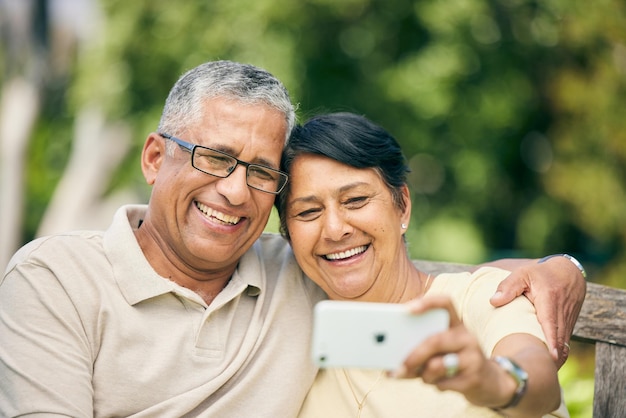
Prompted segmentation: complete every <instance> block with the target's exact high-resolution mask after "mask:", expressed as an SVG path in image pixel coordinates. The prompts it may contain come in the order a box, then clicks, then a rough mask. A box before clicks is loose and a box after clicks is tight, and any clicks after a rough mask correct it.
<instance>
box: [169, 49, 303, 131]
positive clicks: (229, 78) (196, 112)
mask: <svg viewBox="0 0 626 418" xmlns="http://www.w3.org/2000/svg"><path fill="white" fill-rule="evenodd" d="M216 97H224V98H228V99H233V100H235V101H239V102H241V103H244V104H265V105H268V106H270V107H272V108H274V109H277V110H279V111H280V112H282V113H283V114H284V115H285V122H286V123H287V132H286V136H285V142H286V141H287V139H288V138H289V134H290V133H291V130H292V129H293V127H294V125H295V121H296V115H295V110H294V106H293V104H292V103H291V99H290V97H289V92H288V91H287V89H286V88H285V86H284V85H283V83H281V82H280V81H279V80H278V79H277V78H276V77H274V76H273V75H272V74H270V73H269V72H267V71H265V70H263V69H262V68H258V67H255V66H253V65H249V64H241V63H237V62H233V61H211V62H207V63H204V64H201V65H199V66H197V67H195V68H193V69H191V70H189V71H187V72H186V73H185V74H183V75H182V76H181V77H180V78H179V79H178V81H177V82H176V84H174V87H172V90H170V93H169V95H168V97H167V100H166V101H165V107H164V108H163V114H162V115H161V120H160V121H159V128H158V129H159V132H163V133H169V134H171V135H180V134H181V132H182V131H184V130H185V128H186V127H188V126H189V125H191V124H193V123H194V122H196V121H197V120H198V119H199V118H200V117H202V110H203V103H204V102H205V101H206V100H207V99H212V98H216Z"/></svg>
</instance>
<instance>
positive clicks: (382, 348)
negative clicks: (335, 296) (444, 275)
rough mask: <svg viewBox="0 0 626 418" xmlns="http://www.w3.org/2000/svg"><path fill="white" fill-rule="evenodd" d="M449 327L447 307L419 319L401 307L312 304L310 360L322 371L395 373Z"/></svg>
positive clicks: (389, 304)
mask: <svg viewBox="0 0 626 418" xmlns="http://www.w3.org/2000/svg"><path fill="white" fill-rule="evenodd" d="M449 324H450V318H449V314H448V311H447V310H445V309H433V310H430V311H428V312H425V313H423V314H419V315H417V314H412V313H411V312H409V311H408V309H407V308H406V306H405V305H403V304H396V303H374V302H348V301H331V300H325V301H321V302H319V303H318V304H317V305H315V315H314V324H313V342H312V356H313V362H314V363H315V364H316V365H317V366H318V367H323V368H325V367H345V368H349V367H358V368H365V369H385V370H395V369H396V368H398V367H399V366H400V365H401V364H402V363H403V362H404V360H405V359H406V357H407V356H408V355H409V353H410V352H411V351H412V350H413V349H414V348H415V347H417V346H418V345H419V344H420V343H421V342H422V341H424V340H425V339H426V338H428V337H429V336H430V335H432V334H435V333H438V332H441V331H444V330H446V329H448V327H449Z"/></svg>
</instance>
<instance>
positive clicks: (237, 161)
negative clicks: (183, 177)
mask: <svg viewBox="0 0 626 418" xmlns="http://www.w3.org/2000/svg"><path fill="white" fill-rule="evenodd" d="M159 135H161V136H162V137H163V138H165V139H169V140H170V141H174V142H175V143H176V144H178V145H179V146H181V147H182V148H183V149H184V150H185V151H187V152H189V153H190V154H191V166H192V167H193V168H195V169H196V170H198V171H200V172H202V173H204V174H208V175H210V176H213V177H218V178H222V179H224V178H226V177H228V176H230V175H231V174H232V173H233V172H234V171H235V169H236V168H237V166H238V165H239V164H241V165H242V166H244V167H246V185H247V186H248V187H250V188H252V189H254V190H258V191H260V192H264V193H270V194H274V195H277V194H280V192H281V191H282V190H283V189H284V188H285V186H286V185H287V182H288V181H289V175H288V174H287V173H285V172H283V171H280V170H276V169H275V168H271V167H268V166H265V165H261V164H252V163H248V162H246V161H242V160H240V159H239V158H237V157H234V156H232V155H230V154H227V153H225V152H224V151H220V150H216V149H213V148H209V147H205V146H203V145H197V144H192V143H190V142H186V141H183V140H182V139H180V138H177V137H175V136H173V135H170V134H166V133H159ZM198 148H200V149H206V150H209V151H211V152H215V153H217V154H221V155H223V156H225V157H228V158H232V159H233V160H234V161H235V165H234V166H232V167H231V168H230V169H229V170H230V171H229V172H228V174H226V175H225V176H220V175H217V174H214V173H209V172H207V171H205V170H202V169H201V168H198V167H196V165H195V163H194V157H195V153H196V149H198ZM250 167H259V168H262V169H263V170H267V171H270V172H272V173H276V174H277V175H278V176H279V179H284V180H283V181H282V184H280V183H281V182H280V181H279V186H280V187H279V188H278V190H277V191H275V192H272V191H269V190H263V189H260V188H258V187H256V186H253V185H251V184H250V183H248V177H249V173H250Z"/></svg>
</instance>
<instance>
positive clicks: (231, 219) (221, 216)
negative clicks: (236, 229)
mask: <svg viewBox="0 0 626 418" xmlns="http://www.w3.org/2000/svg"><path fill="white" fill-rule="evenodd" d="M196 207H197V208H198V209H200V211H201V212H202V213H204V214H205V215H206V216H207V218H214V219H217V220H218V221H222V222H224V223H228V224H232V225H236V224H237V222H239V220H240V219H241V218H240V217H239V216H232V215H226V214H225V213H222V212H218V211H216V210H213V209H211V208H210V207H208V206H207V205H204V204H202V203H200V202H196Z"/></svg>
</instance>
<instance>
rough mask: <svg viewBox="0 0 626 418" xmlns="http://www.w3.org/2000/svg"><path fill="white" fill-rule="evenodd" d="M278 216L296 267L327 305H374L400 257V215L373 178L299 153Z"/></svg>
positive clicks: (372, 173)
mask: <svg viewBox="0 0 626 418" xmlns="http://www.w3.org/2000/svg"><path fill="white" fill-rule="evenodd" d="M290 171H291V172H290V177H289V181H290V192H289V195H288V197H287V206H286V217H287V228H288V230H289V235H290V238H291V245H292V247H293V251H294V254H295V256H296V259H297V261H298V264H300V266H301V267H302V269H303V270H304V272H305V273H306V274H307V276H309V277H310V278H311V279H312V280H313V281H315V282H316V283H317V284H318V285H319V286H320V287H321V288H322V289H323V290H324V291H325V292H326V293H327V294H328V295H329V297H330V298H331V299H351V300H355V299H358V300H378V299H380V296H381V295H382V294H383V292H388V291H389V289H390V288H393V287H394V282H397V271H396V269H395V268H394V267H393V266H395V265H398V263H397V262H396V261H397V260H398V257H402V256H405V254H406V249H405V246H404V243H403V240H402V233H403V232H404V230H403V229H402V227H401V224H402V223H408V219H409V214H410V202H409V198H408V190H407V189H406V187H405V188H404V189H403V190H404V192H403V195H404V199H405V201H406V202H407V203H408V207H407V208H406V209H405V210H404V211H401V210H400V209H399V208H398V206H397V205H395V204H394V201H393V199H392V195H391V191H390V189H389V187H388V186H387V185H386V184H385V183H384V182H383V180H382V179H381V177H380V175H379V173H378V172H377V171H376V170H374V169H372V168H366V169H359V168H354V167H351V166H349V165H346V164H342V163H340V162H337V161H335V160H332V159H330V158H326V157H322V156H318V155H313V154H302V155H299V156H298V157H296V159H295V160H294V162H293V165H292V166H291V170H290Z"/></svg>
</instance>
